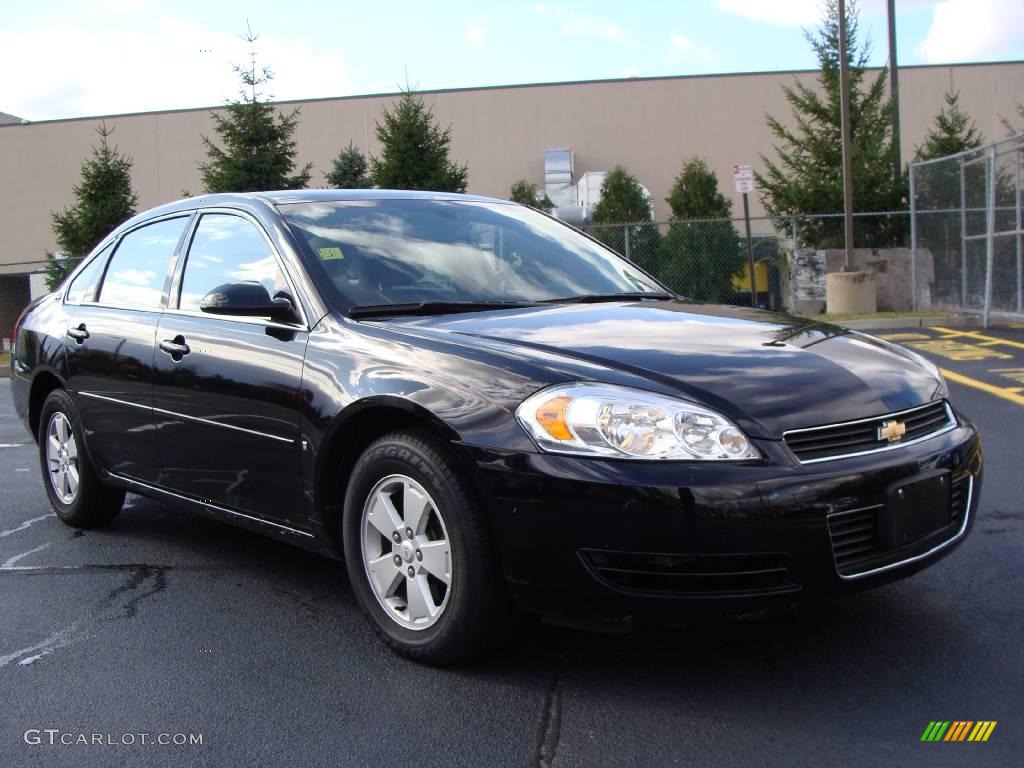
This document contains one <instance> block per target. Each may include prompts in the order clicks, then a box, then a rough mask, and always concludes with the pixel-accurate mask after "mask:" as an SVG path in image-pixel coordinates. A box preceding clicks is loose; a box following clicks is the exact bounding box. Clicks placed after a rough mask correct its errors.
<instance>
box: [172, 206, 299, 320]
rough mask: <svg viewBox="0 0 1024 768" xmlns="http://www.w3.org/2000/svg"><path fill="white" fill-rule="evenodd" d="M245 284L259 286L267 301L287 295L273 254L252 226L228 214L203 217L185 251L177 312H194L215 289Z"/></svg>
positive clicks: (245, 220) (250, 223) (254, 226)
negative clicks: (185, 257)
mask: <svg viewBox="0 0 1024 768" xmlns="http://www.w3.org/2000/svg"><path fill="white" fill-rule="evenodd" d="M246 281H256V282H259V283H263V285H264V287H265V288H266V289H267V293H269V294H270V295H271V297H273V296H276V295H277V294H278V293H288V282H287V281H286V280H285V277H284V273H283V272H282V271H281V268H280V266H278V263H277V259H276V258H275V257H274V252H273V251H272V250H271V248H270V246H269V245H268V244H267V241H266V240H265V239H264V238H263V235H262V233H261V232H260V230H259V229H258V228H257V227H256V225H255V224H253V223H252V222H250V221H248V220H247V219H243V218H241V217H239V216H232V215H231V214H225V213H208V214H205V215H204V216H203V218H201V219H200V220H199V226H197V227H196V233H195V235H194V236H193V237H192V245H191V246H190V247H189V249H188V260H187V261H186V262H185V274H184V275H183V276H182V280H181V300H180V303H179V305H178V306H179V308H180V309H189V310H193V311H195V310H198V309H199V305H200V303H201V302H202V300H203V297H204V296H205V295H206V294H207V293H209V292H210V291H212V290H213V289H214V288H216V287H217V286H220V285H224V284H225V283H242V282H246Z"/></svg>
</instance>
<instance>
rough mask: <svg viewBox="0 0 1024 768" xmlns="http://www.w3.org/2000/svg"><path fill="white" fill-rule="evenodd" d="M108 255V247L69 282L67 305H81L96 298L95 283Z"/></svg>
mask: <svg viewBox="0 0 1024 768" xmlns="http://www.w3.org/2000/svg"><path fill="white" fill-rule="evenodd" d="M109 255H110V246H109V245H108V246H107V247H106V248H104V249H103V250H102V251H100V252H99V253H98V254H96V256H95V257H94V258H93V260H92V261H90V262H89V263H88V264H87V265H86V266H85V268H84V269H83V270H82V271H81V272H79V273H78V274H77V275H76V276H75V279H74V280H72V281H71V287H70V288H68V298H67V302H68V304H81V303H82V302H84V301H92V300H93V299H95V298H96V281H97V280H99V277H100V273H102V272H103V265H104V264H106V262H107V256H109Z"/></svg>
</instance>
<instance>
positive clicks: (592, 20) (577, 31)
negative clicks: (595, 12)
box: [562, 16, 629, 43]
mask: <svg viewBox="0 0 1024 768" xmlns="http://www.w3.org/2000/svg"><path fill="white" fill-rule="evenodd" d="M562 31H563V32H564V33H565V34H567V35H571V36H572V37H599V38H601V39H602V40H609V41H611V42H613V43H626V42H629V38H628V37H627V36H626V33H625V32H623V31H622V27H620V26H619V25H618V24H616V23H615V22H614V21H609V20H608V19H600V18H596V17H594V16H581V17H580V18H578V19H573V18H570V19H569V20H567V21H566V22H565V24H563V25H562Z"/></svg>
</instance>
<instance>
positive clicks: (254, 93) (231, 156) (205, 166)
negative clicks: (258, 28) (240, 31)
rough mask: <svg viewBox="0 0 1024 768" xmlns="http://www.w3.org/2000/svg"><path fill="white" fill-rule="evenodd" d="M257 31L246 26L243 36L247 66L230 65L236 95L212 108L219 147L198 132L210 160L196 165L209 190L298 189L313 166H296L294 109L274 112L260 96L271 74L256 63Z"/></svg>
mask: <svg viewBox="0 0 1024 768" xmlns="http://www.w3.org/2000/svg"><path fill="white" fill-rule="evenodd" d="M257 38H258V35H255V34H253V32H252V30H251V29H250V30H248V31H247V33H246V34H245V35H243V36H242V39H243V40H245V41H246V42H248V43H249V44H250V64H249V66H248V67H243V66H241V65H238V64H236V65H234V71H235V73H236V74H237V75H238V76H239V79H240V80H241V83H242V84H241V88H240V89H239V97H238V99H237V100H235V101H232V102H228V104H227V106H225V107H224V112H225V114H224V115H223V116H221V115H218V114H217V113H216V112H211V113H210V116H211V117H212V118H213V125H214V130H215V131H216V132H217V134H218V135H219V136H220V140H221V143H222V144H223V148H221V147H218V146H217V145H216V144H214V143H213V142H212V141H211V140H210V139H209V138H208V137H207V136H203V137H202V139H203V144H204V145H205V147H206V154H207V156H208V158H209V160H208V161H207V162H205V163H201V164H200V165H199V172H200V174H201V175H202V179H203V184H204V185H205V187H206V190H207V191H208V192H259V191H265V190H271V189H302V188H303V187H305V186H306V185H307V184H308V183H309V177H310V169H311V167H312V164H310V163H307V164H306V165H305V166H303V167H302V169H301V170H299V172H298V173H295V174H294V175H292V171H294V169H295V155H296V149H295V140H294V139H293V138H292V135H293V134H294V133H295V129H296V127H298V123H299V110H298V109H294V110H292V111H291V112H289V113H288V114H283V113H280V112H275V110H274V107H273V106H272V105H271V104H270V103H269V102H267V101H263V100H262V99H261V93H260V87H261V86H263V85H266V84H267V83H268V82H270V81H271V80H272V79H273V78H274V73H273V72H272V71H271V70H270V68H269V67H262V68H260V69H257V67H256V52H255V48H254V47H253V46H254V45H255V43H256V40H257Z"/></svg>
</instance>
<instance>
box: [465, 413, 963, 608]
mask: <svg viewBox="0 0 1024 768" xmlns="http://www.w3.org/2000/svg"><path fill="white" fill-rule="evenodd" d="M755 442H757V445H758V448H760V449H761V451H762V453H764V454H765V456H766V461H765V462H757V463H742V464H740V463H715V462H707V463H682V462H665V463H657V462H633V461H622V460H619V461H610V460H601V459H581V458H574V457H566V456H556V455H553V454H543V453H512V452H509V453H501V452H495V451H492V450H482V449H473V448H469V451H470V455H471V456H472V458H473V461H474V464H475V467H476V469H477V478H478V482H479V485H480V488H481V492H482V494H483V496H484V498H485V504H486V506H487V508H488V510H489V511H490V513H491V518H492V526H493V531H494V534H495V539H496V541H497V542H498V547H499V549H500V552H501V558H502V564H503V566H504V572H505V576H506V579H507V581H508V584H509V587H510V589H511V592H512V594H513V596H514V597H515V599H516V600H517V602H518V603H519V604H520V605H521V606H522V607H523V608H524V609H525V610H528V611H530V612H536V613H540V614H542V615H544V616H545V617H547V618H548V619H550V620H553V621H559V622H563V623H571V624H585V625H588V626H593V625H595V624H598V625H600V624H602V623H606V622H608V623H610V625H611V626H614V625H615V624H617V623H621V622H630V621H639V622H654V623H659V624H671V623H683V622H689V621H692V620H694V619H695V618H700V617H703V616H707V615H709V614H710V615H712V616H714V615H721V614H725V615H735V614H750V613H754V614H756V613H762V612H766V611H767V612H771V611H774V610H781V609H785V608H787V607H789V606H791V605H792V604H793V603H794V602H796V601H797V600H798V599H799V598H801V597H803V596H808V595H815V594H825V593H834V592H843V591H855V590H859V589H864V588H867V587H873V586H877V585H879V584H883V583H886V582H888V581H892V580H895V579H899V578H903V577H906V576H909V575H910V574H912V573H915V572H917V571H918V570H920V569H922V568H924V567H926V566H928V565H930V564H931V563H934V562H935V561H937V560H939V559H940V558H942V557H944V556H945V555H946V554H948V553H949V552H950V551H952V550H953V549H954V548H955V547H956V546H957V545H958V544H959V543H960V542H961V541H963V539H964V538H965V537H966V535H967V533H968V532H969V530H970V528H971V525H972V523H973V519H974V515H975V512H976V510H977V506H978V499H979V496H980V492H981V480H982V451H981V443H980V439H979V436H978V433H977V431H976V430H975V428H974V427H973V425H971V424H970V423H969V422H967V421H966V420H964V419H963V418H962V417H961V418H960V421H959V424H958V426H957V427H956V428H955V429H953V430H951V431H949V432H946V433H944V434H941V435H937V436H935V437H934V438H931V439H928V440H925V441H923V442H921V443H918V444H916V445H912V446H906V447H905V448H901V449H897V450H892V451H887V452H882V453H876V454H873V455H865V456H857V457H850V458H844V459H838V460H835V461H828V462H822V463H818V464H805V465H801V464H799V463H798V462H796V461H795V459H794V458H793V457H792V455H791V454H789V453H788V451H786V449H785V448H784V447H783V446H782V444H781V443H778V442H774V441H755ZM928 473H939V474H945V477H946V479H947V480H949V481H951V483H952V490H951V492H950V493H951V513H950V517H949V518H948V519H946V520H944V521H943V523H942V524H941V526H940V527H938V528H936V529H933V530H931V531H930V532H929V533H926V534H923V535H921V536H920V537H919V538H917V539H915V540H912V541H909V542H907V543H904V544H902V545H901V546H887V545H886V544H883V543H882V542H883V541H884V540H885V536H883V535H881V534H880V533H879V530H878V529H879V527H880V526H881V525H882V520H883V518H884V516H885V515H886V514H887V512H886V499H887V493H888V489H889V488H890V486H892V485H893V484H896V483H901V482H904V481H906V480H908V479H911V478H914V477H916V476H918V475H924V474H928ZM946 473H948V474H946ZM889 514H891V513H889ZM885 519H887V518H885Z"/></svg>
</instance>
